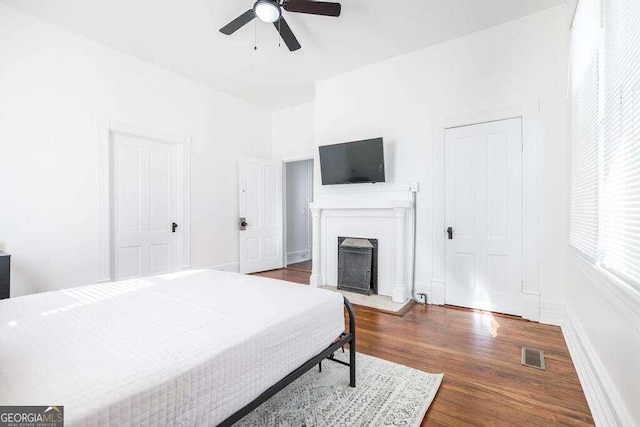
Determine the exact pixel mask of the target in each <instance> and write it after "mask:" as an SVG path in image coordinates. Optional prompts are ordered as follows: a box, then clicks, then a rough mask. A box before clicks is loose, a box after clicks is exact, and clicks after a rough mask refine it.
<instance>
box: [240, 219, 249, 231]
mask: <svg viewBox="0 0 640 427" xmlns="http://www.w3.org/2000/svg"><path fill="white" fill-rule="evenodd" d="M247 225H249V224H247V219H246V218H244V217H241V218H240V230H246V228H247Z"/></svg>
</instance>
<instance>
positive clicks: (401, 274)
mask: <svg viewBox="0 0 640 427" xmlns="http://www.w3.org/2000/svg"><path fill="white" fill-rule="evenodd" d="M309 209H310V210H311V214H312V217H313V256H312V258H313V267H312V273H311V286H316V287H317V286H323V285H326V284H331V283H327V277H326V275H323V271H325V272H326V271H327V269H330V271H331V272H332V271H333V270H334V269H336V270H337V252H335V251H334V249H335V248H332V247H329V246H327V245H330V244H331V242H333V241H334V238H335V235H334V234H332V233H333V230H331V225H330V224H332V223H334V222H336V221H340V225H339V228H340V229H341V230H342V231H341V233H342V234H343V235H345V237H346V236H349V237H363V238H378V236H380V235H382V236H384V237H382V239H383V240H384V241H382V242H380V244H381V245H383V247H384V248H386V251H383V250H382V247H381V252H380V253H379V254H378V266H379V268H378V271H379V276H378V279H379V286H380V279H382V280H383V281H384V280H385V278H386V279H387V282H389V284H390V286H392V289H391V288H389V289H390V292H389V293H390V296H391V297H392V299H393V301H394V302H399V303H403V302H405V301H406V300H407V296H408V295H409V293H410V291H409V290H408V289H407V277H406V274H405V272H406V265H405V264H406V259H405V256H404V254H405V243H406V242H405V236H406V231H407V228H406V227H407V213H409V212H410V209H411V202H410V201H408V200H375V199H369V200H323V201H316V202H313V203H310V204H309ZM330 220H331V221H333V222H331V221H330ZM367 221H369V223H370V224H371V225H369V226H363V224H365V223H367ZM352 230H353V231H352ZM350 233H351V234H350ZM362 234H366V235H362ZM323 268H324V270H323ZM385 273H386V274H385ZM381 275H382V276H384V277H381Z"/></svg>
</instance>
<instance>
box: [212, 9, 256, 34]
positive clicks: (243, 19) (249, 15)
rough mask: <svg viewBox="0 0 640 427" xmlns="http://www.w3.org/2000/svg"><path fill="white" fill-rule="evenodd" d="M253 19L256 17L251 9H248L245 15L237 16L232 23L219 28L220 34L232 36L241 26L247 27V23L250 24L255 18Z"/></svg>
mask: <svg viewBox="0 0 640 427" xmlns="http://www.w3.org/2000/svg"><path fill="white" fill-rule="evenodd" d="M255 17H256V15H255V14H254V13H253V9H249V10H247V11H246V12H245V13H243V14H242V15H240V16H238V17H237V18H236V19H234V20H233V21H231V22H229V23H228V24H227V25H225V26H224V27H222V28H220V32H221V33H222V34H226V35H228V36H230V35H231V34H233V33H235V32H236V31H238V30H239V29H240V28H241V27H243V26H245V25H247V24H248V23H249V22H251V21H252V20H253V18H255Z"/></svg>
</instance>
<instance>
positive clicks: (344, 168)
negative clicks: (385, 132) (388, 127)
mask: <svg viewBox="0 0 640 427" xmlns="http://www.w3.org/2000/svg"><path fill="white" fill-rule="evenodd" d="M320 173H321V175H322V185H333V184H357V183H362V182H384V151H383V146H382V138H375V139H366V140H364V141H354V142H346V143H344V144H335V145H324V146H321V147H320Z"/></svg>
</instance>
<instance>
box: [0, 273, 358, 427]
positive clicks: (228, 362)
mask: <svg viewBox="0 0 640 427" xmlns="http://www.w3.org/2000/svg"><path fill="white" fill-rule="evenodd" d="M343 330H344V317H343V304H342V296H341V295H340V294H339V293H336V292H330V291H325V290H321V289H315V288H310V287H308V286H300V285H296V284H291V283H287V282H282V281H278V280H272V279H265V278H261V277H255V276H244V275H240V274H236V273H228V272H221V271H213V270H194V271H187V272H180V273H174V274H168V275H164V276H155V277H151V278H144V279H132V280H126V281H122V282H115V283H105V284H98V285H91V286H84V287H80V288H73V289H68V290H62V291H58V292H48V293H43V294H36V295H30V296H26V297H20V298H14V299H8V300H2V301H0V405H64V410H65V411H64V412H65V421H66V423H67V424H68V425H72V424H78V425H105V424H111V425H176V424H179V425H188V426H193V425H216V424H218V423H219V422H221V421H223V420H224V419H226V418H227V417H228V416H229V415H231V414H232V413H234V412H235V411H237V410H238V409H240V408H241V407H243V406H244V405H246V404H247V403H249V402H250V401H252V400H253V399H255V398H256V397H257V396H258V395H259V394H260V393H262V392H263V391H265V390H266V389H267V388H269V387H270V386H271V385H273V384H275V383H276V382H277V381H279V380H280V379H282V378H283V377H285V376H286V375H287V374H288V373H290V372H291V371H293V370H294V369H295V368H297V367H298V366H300V365H301V364H302V363H304V362H305V361H307V360H308V359H310V358H311V357H312V356H314V355H316V354H317V353H319V352H320V351H321V350H322V349H324V348H326V347H327V346H328V345H329V344H330V343H331V342H332V341H334V339H335V338H336V337H338V335H339V334H340V333H341V332H342V331H343ZM345 381H348V376H347V375H346V374H345Z"/></svg>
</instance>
